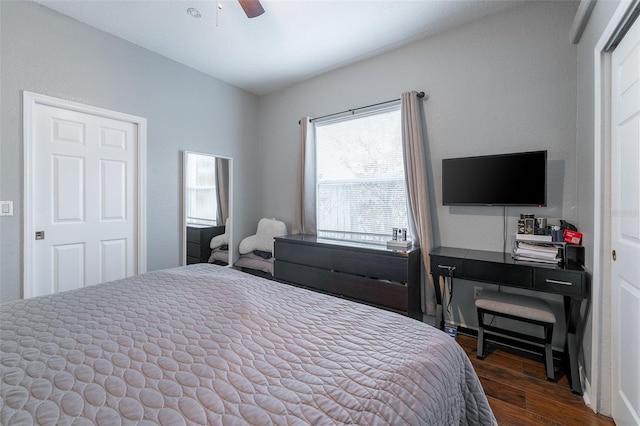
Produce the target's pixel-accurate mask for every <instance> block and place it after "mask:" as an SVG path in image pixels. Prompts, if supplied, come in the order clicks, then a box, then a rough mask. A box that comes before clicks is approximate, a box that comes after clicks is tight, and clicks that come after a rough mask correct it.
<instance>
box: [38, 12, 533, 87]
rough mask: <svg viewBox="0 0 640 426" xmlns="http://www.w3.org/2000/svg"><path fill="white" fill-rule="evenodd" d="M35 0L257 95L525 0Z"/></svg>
mask: <svg viewBox="0 0 640 426" xmlns="http://www.w3.org/2000/svg"><path fill="white" fill-rule="evenodd" d="M35 1H37V2H38V3H40V4H42V5H44V6H46V7H48V8H51V9H53V10H56V11H58V12H60V13H62V14H64V15H68V16H70V17H72V18H74V19H77V20H78V21H81V22H85V23H87V24H89V25H91V26H92V27H95V28H98V29H100V30H103V31H105V32H107V33H110V34H113V35H115V36H117V37H120V38H123V39H125V40H128V41H130V42H132V43H135V44H137V45H139V46H142V47H144V48H146V49H148V50H151V51H153V52H156V53H158V54H160V55H163V56H166V57H168V58H171V59H173V60H175V61H177V62H180V63H182V64H184V65H187V66H189V67H191V68H194V69H196V70H199V71H201V72H203V73H206V74H209V75H211V76H213V77H216V78H218V79H220V80H222V81H225V82H227V83H229V84H232V85H234V86H237V87H240V88H242V89H245V90H247V91H248V92H251V93H255V94H256V95H263V94H266V93H269V92H272V91H274V90H277V89H280V88H283V87H286V86H288V85H290V84H292V83H295V82H299V81H303V80H306V79H308V78H310V77H313V76H316V75H319V74H322V73H324V72H326V71H329V70H331V69H335V68H338V67H341V66H344V65H347V64H350V63H354V62H356V61H359V60H362V59H364V58H368V57H371V56H375V55H377V54H380V53H382V52H384V51H387V50H391V49H393V48H397V47H399V46H402V45H404V44H408V43H411V42H413V41H416V40H418V39H421V38H424V37H427V36H431V35H433V34H436V33H439V32H442V31H445V30H447V29H449V28H453V27H456V26H459V25H462V24H464V23H467V22H471V21H473V20H476V19H478V18H481V17H483V16H487V15H490V14H494V13H497V12H499V11H501V10H504V9H505V8H508V7H511V6H513V5H515V4H518V3H521V2H522V1H526V0H384V1H383V0H348V1H345V0H342V1H340V0H262V1H261V2H262V5H263V7H264V9H265V13H264V14H263V15H261V16H259V17H257V18H253V19H248V18H247V17H246V15H245V14H244V12H243V10H242V9H241V7H240V5H239V4H238V2H237V1H236V0H221V1H219V3H220V4H221V5H222V9H218V8H217V7H216V2H215V0H211V1H200V0H170V1H169V0H155V1H143V0H57V1H50V0H35ZM190 7H194V8H197V9H198V10H199V11H200V14H201V15H202V16H201V17H200V18H193V17H191V16H190V15H189V14H187V9H188V8H190Z"/></svg>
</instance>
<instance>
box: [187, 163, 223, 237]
mask: <svg viewBox="0 0 640 426" xmlns="http://www.w3.org/2000/svg"><path fill="white" fill-rule="evenodd" d="M187 170H188V174H187V192H188V197H187V199H188V200H189V202H188V203H187V223H188V224H190V225H211V226H215V225H216V223H217V222H216V211H217V203H216V158H215V157H212V156H209V155H196V154H190V155H189V156H188V157H187Z"/></svg>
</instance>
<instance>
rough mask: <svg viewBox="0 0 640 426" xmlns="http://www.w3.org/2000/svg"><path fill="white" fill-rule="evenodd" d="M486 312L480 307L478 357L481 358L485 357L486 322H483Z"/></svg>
mask: <svg viewBox="0 0 640 426" xmlns="http://www.w3.org/2000/svg"><path fill="white" fill-rule="evenodd" d="M483 316H484V314H483V313H482V311H481V310H480V309H478V353H477V357H478V358H480V359H484V323H483Z"/></svg>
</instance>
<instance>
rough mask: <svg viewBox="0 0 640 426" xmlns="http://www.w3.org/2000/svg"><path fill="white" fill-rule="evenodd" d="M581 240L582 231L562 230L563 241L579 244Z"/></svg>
mask: <svg viewBox="0 0 640 426" xmlns="http://www.w3.org/2000/svg"><path fill="white" fill-rule="evenodd" d="M581 241H582V232H577V231H569V230H568V229H565V230H564V242H565V243H569V244H575V245H577V246H578V245H580V242H581Z"/></svg>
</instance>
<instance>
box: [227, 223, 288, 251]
mask: <svg viewBox="0 0 640 426" xmlns="http://www.w3.org/2000/svg"><path fill="white" fill-rule="evenodd" d="M281 235H287V225H285V223H284V222H281V221H279V220H276V219H266V218H262V219H260V221H259V222H258V230H257V231H256V234H255V235H251V236H249V237H247V238H245V239H243V240H242V241H240V245H239V246H238V251H239V252H240V254H247V253H251V252H252V251H254V250H260V251H268V252H270V253H273V243H274V241H273V238H274V237H279V236H281Z"/></svg>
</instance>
